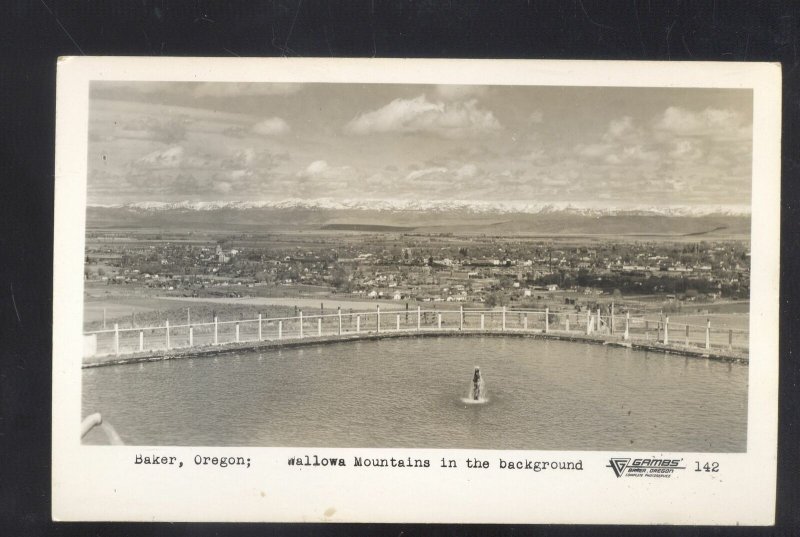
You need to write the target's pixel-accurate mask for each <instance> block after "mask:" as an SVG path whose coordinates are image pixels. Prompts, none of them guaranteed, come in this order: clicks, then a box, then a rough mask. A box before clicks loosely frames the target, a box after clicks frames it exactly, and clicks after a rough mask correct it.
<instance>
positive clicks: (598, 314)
mask: <svg viewBox="0 0 800 537" xmlns="http://www.w3.org/2000/svg"><path fill="white" fill-rule="evenodd" d="M595 329H596V330H597V331H598V332H599V331H600V306H598V307H597V322H596V323H595Z"/></svg>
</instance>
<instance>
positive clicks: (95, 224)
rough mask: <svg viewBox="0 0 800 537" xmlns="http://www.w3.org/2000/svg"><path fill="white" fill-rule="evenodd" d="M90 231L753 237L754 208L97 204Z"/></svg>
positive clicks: (396, 203)
mask: <svg viewBox="0 0 800 537" xmlns="http://www.w3.org/2000/svg"><path fill="white" fill-rule="evenodd" d="M87 227H88V228H90V229H98V228H100V229H103V228H108V229H113V228H117V229H118V228H149V229H153V228H159V229H196V230H209V231H228V230H230V231H239V232H241V231H245V230H249V231H254V232H256V231H262V232H263V231H271V230H275V231H280V230H308V231H311V230H322V231H349V232H357V231H365V232H366V231H371V232H420V233H483V234H487V235H531V234H533V235H537V234H540V235H608V234H611V235H629V236H635V235H670V236H693V235H694V236H702V237H703V238H709V239H711V238H713V237H715V236H731V235H735V236H747V235H749V233H750V214H749V207H746V206H745V207H742V206H727V205H704V206H617V207H612V206H609V207H599V206H590V205H588V204H586V205H584V204H578V203H558V204H556V203H539V204H537V203H527V202H475V201H411V200H378V201H375V200H327V199H325V200H283V201H256V202H252V201H238V202H221V201H220V202H189V201H182V202H139V203H129V204H124V205H106V206H89V207H88V210H87Z"/></svg>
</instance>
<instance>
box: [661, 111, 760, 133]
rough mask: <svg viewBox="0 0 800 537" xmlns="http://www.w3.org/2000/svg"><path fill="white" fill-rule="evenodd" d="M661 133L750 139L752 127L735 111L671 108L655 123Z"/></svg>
mask: <svg viewBox="0 0 800 537" xmlns="http://www.w3.org/2000/svg"><path fill="white" fill-rule="evenodd" d="M654 128H655V129H656V130H658V131H661V132H666V133H671V134H675V135H679V136H705V137H709V138H711V139H730V138H749V136H750V127H749V125H748V124H746V121H745V119H744V118H743V117H742V114H740V113H739V112H737V111H735V110H728V109H717V108H706V109H705V110H702V111H700V112H695V111H692V110H687V109H685V108H680V107H677V106H670V107H669V108H667V109H666V110H664V113H663V114H660V115H659V117H657V118H656V120H655V122H654Z"/></svg>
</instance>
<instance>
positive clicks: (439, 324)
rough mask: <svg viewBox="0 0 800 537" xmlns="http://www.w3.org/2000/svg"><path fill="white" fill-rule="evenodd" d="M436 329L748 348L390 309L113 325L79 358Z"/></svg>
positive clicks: (568, 316)
mask: <svg viewBox="0 0 800 537" xmlns="http://www.w3.org/2000/svg"><path fill="white" fill-rule="evenodd" d="M436 331H514V332H518V331H529V332H539V333H557V334H567V335H569V334H583V335H586V336H594V337H598V338H602V339H611V340H613V339H618V340H621V341H630V340H633V341H648V342H651V343H660V344H664V345H672V346H685V347H700V348H705V349H709V350H710V349H729V350H733V349H736V350H744V351H746V350H747V349H748V344H749V333H748V332H747V331H746V330H734V329H721V328H716V327H712V326H711V322H710V321H708V322H707V323H706V325H705V326H703V325H691V324H682V323H671V322H670V321H669V317H666V318H664V319H647V318H645V317H631V316H630V315H627V314H626V315H601V314H600V312H599V311H597V312H591V311H586V312H583V313H568V312H556V311H550V310H549V309H547V308H546V309H544V310H508V309H506V308H502V309H464V308H463V307H462V308H460V309H458V310H435V309H434V310H423V309H421V308H420V307H418V308H417V309H416V310H407V309H406V310H389V311H381V309H380V306H378V307H377V309H376V310H375V311H368V312H351V313H345V312H343V311H341V310H339V311H338V312H337V313H332V314H318V315H304V314H303V312H302V311H301V312H300V314H299V315H298V316H294V317H275V318H264V317H262V315H260V314H259V316H258V318H256V319H245V320H235V321H220V320H219V319H218V318H216V317H215V318H214V320H213V321H212V322H204V323H191V324H179V325H170V324H169V321H166V322H165V324H164V325H163V326H149V327H142V328H120V327H119V324H115V325H114V328H113V329H109V330H95V331H91V332H85V333H84V336H85V340H84V341H85V351H84V356H85V357H91V356H107V355H117V356H119V355H124V354H131V353H137V352H146V351H167V350H170V349H186V348H191V347H201V346H208V345H224V344H231V343H246V342H259V341H272V342H275V341H281V340H293V339H304V338H319V337H336V336H353V335H358V334H363V335H368V334H377V333H381V332H436Z"/></svg>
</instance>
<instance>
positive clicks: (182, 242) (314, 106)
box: [82, 82, 753, 452]
mask: <svg viewBox="0 0 800 537" xmlns="http://www.w3.org/2000/svg"><path fill="white" fill-rule="evenodd" d="M752 99H753V94H752V91H751V90H739V89H685V88H677V89H663V88H601V87H558V86H550V87H537V86H491V85H474V86H464V85H413V84H408V85H405V84H403V85H401V84H281V83H249V84H240V83H225V82H216V83H180V82H93V83H92V84H91V87H90V104H89V133H88V136H89V154H88V176H87V189H88V192H87V196H88V199H87V223H86V259H85V271H84V278H85V279H84V282H85V284H84V337H85V341H86V354H85V362H84V367H85V369H84V372H83V396H82V401H83V402H82V405H83V411H84V416H85V417H86V420H87V421H86V424H85V427H84V431H83V432H84V433H85V437H84V441H85V442H88V443H103V442H108V441H116V442H120V441H121V442H125V443H131V444H135V445H138V444H144V445H159V444H166V445H242V446H318V445H324V446H334V447H377V448H389V447H428V448H484V449H568V450H596V449H629V448H634V449H645V450H659V451H713V452H720V451H722V452H741V451H745V450H746V447H747V386H748V362H749V352H748V341H749V298H750V188H751V175H752V174H751V169H752V114H753V107H752ZM123 364H124V365H123ZM92 424H97V425H99V427H95V428H94V431H92V432H90V430H89V426H90V425H92Z"/></svg>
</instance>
